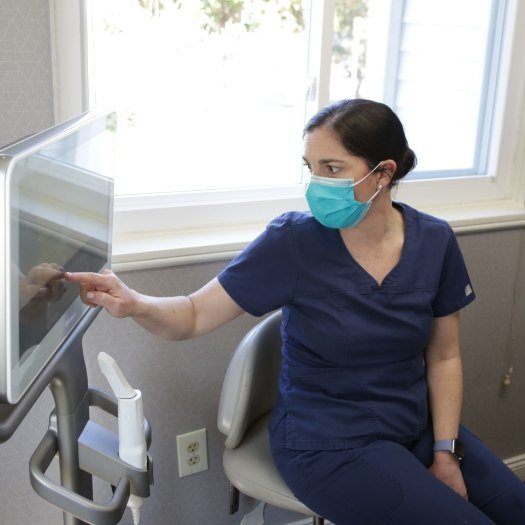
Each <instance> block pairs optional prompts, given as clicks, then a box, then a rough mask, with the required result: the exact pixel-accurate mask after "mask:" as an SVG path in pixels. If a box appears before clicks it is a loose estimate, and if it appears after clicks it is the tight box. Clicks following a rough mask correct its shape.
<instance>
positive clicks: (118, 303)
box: [65, 268, 140, 317]
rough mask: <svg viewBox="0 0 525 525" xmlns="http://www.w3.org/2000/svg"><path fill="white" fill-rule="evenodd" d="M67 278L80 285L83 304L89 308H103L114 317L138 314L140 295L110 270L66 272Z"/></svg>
mask: <svg viewBox="0 0 525 525" xmlns="http://www.w3.org/2000/svg"><path fill="white" fill-rule="evenodd" d="M65 278H66V279H67V280H68V281H70V282H72V283H78V284H79V286H80V297H81V299H82V302H83V303H85V304H87V305H88V306H91V307H97V306H103V307H104V308H105V309H106V310H107V312H108V313H109V314H111V315H112V316H113V317H128V316H134V315H137V314H138V307H139V296H140V294H139V293H137V292H136V291H135V290H133V289H131V288H129V287H127V286H126V285H125V284H124V283H123V282H122V281H121V280H120V279H119V278H118V277H117V276H116V275H115V274H114V273H113V272H112V271H111V270H109V269H108V268H104V269H103V270H102V271H101V272H100V273H93V272H73V273H70V272H66V274H65Z"/></svg>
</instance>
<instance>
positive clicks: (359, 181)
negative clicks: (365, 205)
mask: <svg viewBox="0 0 525 525" xmlns="http://www.w3.org/2000/svg"><path fill="white" fill-rule="evenodd" d="M381 162H383V161H382V160H381V161H379V163H378V164H377V166H379V164H381ZM377 166H376V167H375V168H374V169H373V170H372V171H370V172H368V173H367V174H366V175H365V176H364V177H363V178H362V179H361V180H358V181H357V182H356V183H355V184H354V185H353V187H354V188H355V187H356V186H357V185H358V184H360V183H361V182H363V181H364V180H365V179H366V178H367V177H368V176H369V175H371V174H372V173H374V171H375V170H376V169H377Z"/></svg>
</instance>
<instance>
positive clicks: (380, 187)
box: [354, 160, 383, 204]
mask: <svg viewBox="0 0 525 525" xmlns="http://www.w3.org/2000/svg"><path fill="white" fill-rule="evenodd" d="M381 162H383V161H382V160H381V161H379V163H378V164H377V165H376V167H375V168H374V169H373V170H372V171H371V172H369V173H367V174H366V175H365V176H364V177H363V178H362V179H361V180H360V181H358V182H357V183H356V184H354V187H355V186H357V185H358V184H359V183H360V182H362V181H364V180H365V179H366V178H367V177H368V175H371V174H372V173H374V171H375V170H376V169H377V166H379V164H381ZM382 189H383V186H381V184H378V188H377V191H376V192H375V193H374V194H373V195H372V196H371V197H370V198H369V199H368V200H367V201H366V204H368V203H369V202H370V201H371V200H372V199H373V198H374V197H375V196H376V195H377V194H378V193H379V192H380V191H381V190H382Z"/></svg>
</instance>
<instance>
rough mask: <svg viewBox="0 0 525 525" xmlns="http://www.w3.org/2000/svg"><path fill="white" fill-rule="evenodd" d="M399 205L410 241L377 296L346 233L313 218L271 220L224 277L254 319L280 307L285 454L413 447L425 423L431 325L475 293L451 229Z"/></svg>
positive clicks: (296, 215)
mask: <svg viewBox="0 0 525 525" xmlns="http://www.w3.org/2000/svg"><path fill="white" fill-rule="evenodd" d="M392 204H393V206H395V207H397V208H398V209H400V210H401V211H402V213H403V216H404V219H405V221H404V225H405V238H404V244H403V248H402V253H401V258H400V260H399V262H398V263H397V264H396V266H395V267H394V268H393V269H392V270H391V271H390V273H389V274H388V275H387V276H386V277H385V279H384V280H383V282H382V283H381V286H378V284H377V282H376V281H375V279H374V278H373V277H372V276H371V275H370V274H369V273H368V272H367V271H366V270H365V269H364V268H363V267H362V266H361V265H360V264H358V263H357V261H356V260H355V259H354V258H353V257H352V256H351V254H350V252H349V251H348V249H347V248H346V246H345V244H344V241H343V239H342V237H341V234H340V231H339V229H334V228H328V227H326V226H323V225H322V224H321V223H320V222H318V221H317V220H316V219H315V218H314V217H313V216H312V214H311V213H310V212H309V211H305V212H302V211H289V212H286V213H283V214H281V215H279V216H278V217H276V218H275V219H273V220H272V221H271V222H270V223H269V224H268V225H267V227H266V229H265V231H263V232H262V233H261V234H260V235H259V236H258V237H256V238H255V239H254V240H253V241H252V242H251V243H250V244H249V245H248V246H247V247H246V248H245V249H244V250H243V251H242V252H241V253H240V254H239V255H237V256H236V257H235V258H234V259H233V260H232V261H231V262H230V263H229V264H228V265H227V266H226V267H225V268H224V269H223V270H221V271H220V273H219V274H218V275H217V278H218V280H219V282H220V283H221V284H222V286H223V287H224V289H225V290H226V292H227V293H228V294H229V295H230V296H231V297H232V299H233V300H234V301H235V302H236V303H237V304H239V306H241V307H242V308H243V309H244V310H246V311H247V312H248V313H250V314H252V315H254V316H257V317H260V316H262V315H264V314H266V313H268V312H271V311H273V310H276V309H278V308H281V307H282V315H283V320H282V325H281V336H282V341H283V344H282V349H281V353H282V366H281V370H280V376H279V391H278V395H277V402H276V405H275V407H274V409H273V411H272V416H271V419H270V422H269V429H270V431H271V430H272V429H273V428H274V427H275V425H276V424H277V423H278V422H279V421H280V420H281V418H283V417H285V418H286V424H285V443H284V444H283V446H286V447H289V448H295V449H303V450H307V449H311V450H329V449H342V448H352V447H358V446H362V445H365V444H366V443H368V442H370V441H373V440H375V439H394V440H398V441H409V440H412V439H416V438H418V437H419V435H420V434H421V432H422V431H423V430H424V429H425V428H426V426H427V424H428V415H429V414H428V399H427V398H428V389H427V380H426V369H425V361H424V349H425V347H426V345H427V344H428V342H429V340H430V335H431V329H432V319H433V317H441V316H444V315H448V314H451V313H453V312H455V311H456V310H459V309H460V308H463V307H464V306H466V305H467V304H469V303H471V302H472V301H473V300H474V299H475V297H476V295H475V293H474V290H473V286H472V283H471V281H470V278H469V275H468V272H467V268H466V265H465V261H464V259H463V256H462V253H461V250H460V247H459V245H458V242H457V239H456V236H455V234H454V231H453V230H452V228H451V227H450V225H449V224H448V223H447V222H446V221H445V220H444V219H440V218H438V217H434V216H432V215H429V214H427V213H424V212H421V211H418V210H417V209H415V208H413V207H411V206H409V205H408V204H405V203H402V202H398V201H393V203H392Z"/></svg>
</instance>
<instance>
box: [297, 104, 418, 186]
mask: <svg viewBox="0 0 525 525" xmlns="http://www.w3.org/2000/svg"><path fill="white" fill-rule="evenodd" d="M319 127H326V128H328V129H329V130H331V131H333V132H334V133H335V135H336V136H337V137H339V140H340V141H341V143H342V144H343V146H344V147H345V149H346V150H347V151H348V152H349V153H350V154H351V155H356V156H358V157H362V158H363V159H364V160H365V162H366V163H367V165H368V166H369V169H370V170H372V169H373V168H374V167H375V166H377V165H378V164H379V162H381V161H382V160H385V159H392V160H395V162H396V164H397V169H396V171H395V173H394V175H393V176H392V178H391V180H390V183H389V185H388V188H389V189H391V188H392V187H394V186H397V184H398V183H399V180H400V179H402V178H403V177H404V176H405V175H406V174H407V173H408V172H409V171H410V170H412V169H414V168H415V166H416V164H417V158H416V155H415V153H414V152H413V151H412V150H411V149H410V148H409V147H408V143H407V139H406V137H405V131H404V129H403V125H402V124H401V121H400V120H399V118H398V117H397V115H396V114H395V113H394V112H393V111H392V109H390V107H389V106H387V105H386V104H383V103H381V102H375V101H374V100H367V99H364V98H354V99H345V100H339V101H337V102H333V103H331V104H329V105H328V106H325V107H324V108H322V109H321V110H320V111H319V112H318V113H316V114H315V115H314V116H313V117H312V118H311V119H310V120H309V121H308V123H307V124H306V126H305V128H304V131H303V137H304V135H306V134H307V133H310V132H311V131H313V130H314V129H316V128H319ZM379 169H381V167H380V168H379Z"/></svg>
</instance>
